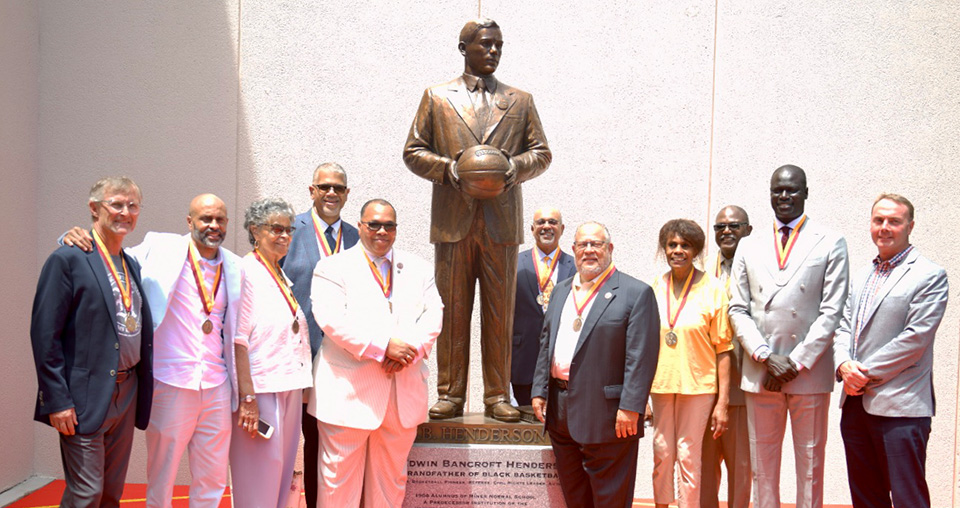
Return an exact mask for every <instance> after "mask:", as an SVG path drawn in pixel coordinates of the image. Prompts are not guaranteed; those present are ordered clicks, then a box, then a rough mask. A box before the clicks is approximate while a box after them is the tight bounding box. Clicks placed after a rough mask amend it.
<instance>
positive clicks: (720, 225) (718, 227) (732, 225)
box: [713, 222, 749, 233]
mask: <svg viewBox="0 0 960 508" xmlns="http://www.w3.org/2000/svg"><path fill="white" fill-rule="evenodd" d="M748 225H749V224H747V223H746V222H721V223H718V224H714V225H713V230H714V231H716V232H717V233H719V232H721V231H723V230H724V229H727V228H730V231H739V230H740V228H741V227H744V226H748Z"/></svg>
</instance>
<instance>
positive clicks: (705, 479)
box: [700, 205, 753, 508]
mask: <svg viewBox="0 0 960 508" xmlns="http://www.w3.org/2000/svg"><path fill="white" fill-rule="evenodd" d="M713 231H714V238H715V239H716V242H717V247H719V250H718V251H717V256H716V259H715V260H714V262H713V263H710V264H708V265H707V271H708V272H709V273H710V275H712V276H713V277H715V278H716V279H717V280H719V281H720V282H721V283H723V284H724V285H725V287H726V288H727V292H728V293H729V290H730V269H731V268H732V267H733V258H734V255H735V254H736V252H737V246H738V245H739V244H740V239H741V238H743V237H745V236H750V233H752V232H753V226H751V225H750V218H749V217H748V216H747V212H746V210H744V209H743V208H740V207H739V206H735V205H730V206H726V207H724V208H723V209H721V210H720V212H719V213H717V218H716V222H714V224H713ZM733 346H734V347H733V354H734V357H733V362H732V365H731V368H730V383H729V385H728V386H729V387H730V397H729V402H728V406H727V431H726V432H724V433H723V434H721V435H720V437H719V438H717V439H714V438H713V430H711V429H710V426H709V425H708V426H707V428H706V430H705V431H704V434H703V453H702V454H701V458H702V464H703V474H702V475H701V481H700V506H701V508H717V507H718V506H719V505H720V501H719V491H720V477H721V473H720V464H721V463H725V464H726V467H727V506H729V507H730V508H747V507H748V506H749V505H750V489H751V473H750V439H749V436H748V435H747V408H746V402H745V400H744V395H743V390H742V389H741V388H740V365H741V364H742V363H743V348H742V347H741V346H740V341H736V340H735V341H733Z"/></svg>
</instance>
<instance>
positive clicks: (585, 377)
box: [530, 270, 660, 444]
mask: <svg viewBox="0 0 960 508" xmlns="http://www.w3.org/2000/svg"><path fill="white" fill-rule="evenodd" d="M572 284H573V279H572V278H570V279H567V280H564V281H563V282H560V283H559V284H557V286H556V288H555V289H554V290H553V296H552V297H551V299H550V305H548V306H547V314H546V316H545V317H544V324H543V333H542V336H541V339H540V340H541V345H540V356H539V357H538V358H537V370H536V374H535V376H534V378H533V388H532V389H531V391H530V395H531V397H532V398H536V397H543V398H544V399H546V400H547V417H546V419H547V421H546V425H547V428H550V426H551V422H552V418H553V412H552V410H551V408H556V407H557V402H556V400H555V397H556V390H551V389H550V365H551V363H552V362H553V353H554V350H555V349H556V344H557V327H559V326H560V314H561V311H562V310H563V307H564V303H565V302H566V300H567V297H568V296H569V295H570V291H571V287H572ZM608 294H609V295H610V297H609V298H608V297H607V295H608ZM659 355H660V313H659V312H658V310H657V300H656V297H654V294H653V290H652V289H650V286H648V285H646V284H644V283H643V282H640V281H638V280H637V279H634V278H633V277H631V276H629V275H627V274H625V273H622V272H620V271H619V270H617V271H614V272H613V275H611V276H610V279H608V280H607V282H606V283H605V284H604V285H603V287H601V288H600V289H599V290H598V291H597V294H596V297H595V299H594V301H593V307H591V308H590V312H589V313H588V314H587V316H586V319H585V320H584V322H583V329H582V330H581V331H580V339H579V341H578V342H577V345H576V348H575V349H574V353H573V362H572V363H571V365H570V380H569V384H568V385H567V404H568V413H567V414H568V417H567V427H568V428H569V429H570V437H572V438H573V439H574V441H576V442H577V443H580V444H595V443H611V442H615V441H628V440H631V439H640V438H641V437H643V425H639V427H638V429H637V434H636V435H635V436H631V437H629V438H624V439H620V438H617V433H616V420H617V410H618V409H625V410H628V411H634V412H637V413H641V414H642V413H643V411H644V408H645V407H646V404H647V397H648V396H649V395H650V386H651V385H652V384H653V376H654V374H656V372H657V360H658V359H659Z"/></svg>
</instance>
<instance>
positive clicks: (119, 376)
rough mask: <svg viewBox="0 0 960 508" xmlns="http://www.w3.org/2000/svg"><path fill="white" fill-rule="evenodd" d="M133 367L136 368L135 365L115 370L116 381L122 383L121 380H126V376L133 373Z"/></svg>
mask: <svg viewBox="0 0 960 508" xmlns="http://www.w3.org/2000/svg"><path fill="white" fill-rule="evenodd" d="M135 369H136V367H130V368H129V369H127V370H119V371H117V383H122V382H124V381H126V380H127V378H128V377H130V375H131V374H133V373H134V371H135Z"/></svg>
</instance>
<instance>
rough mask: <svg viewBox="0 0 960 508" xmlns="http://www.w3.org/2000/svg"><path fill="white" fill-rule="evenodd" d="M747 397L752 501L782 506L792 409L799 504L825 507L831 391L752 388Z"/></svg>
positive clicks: (762, 506)
mask: <svg viewBox="0 0 960 508" xmlns="http://www.w3.org/2000/svg"><path fill="white" fill-rule="evenodd" d="M746 397H747V428H748V430H749V432H750V463H751V464H752V467H753V493H754V494H753V495H754V498H753V499H754V502H753V506H754V507H756V508H780V456H781V454H782V452H783V434H784V432H786V429H787V413H789V414H790V428H791V430H792V431H793V453H794V458H795V459H796V463H797V508H821V507H822V506H823V467H824V453H825V450H826V447H827V428H828V427H829V423H828V418H827V416H828V413H829V409H830V394H829V393H814V394H809V395H799V394H797V395H794V394H787V393H779V392H768V391H766V390H763V391H762V392H761V393H749V392H748V393H746Z"/></svg>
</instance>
